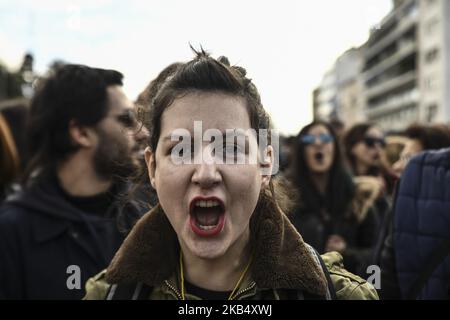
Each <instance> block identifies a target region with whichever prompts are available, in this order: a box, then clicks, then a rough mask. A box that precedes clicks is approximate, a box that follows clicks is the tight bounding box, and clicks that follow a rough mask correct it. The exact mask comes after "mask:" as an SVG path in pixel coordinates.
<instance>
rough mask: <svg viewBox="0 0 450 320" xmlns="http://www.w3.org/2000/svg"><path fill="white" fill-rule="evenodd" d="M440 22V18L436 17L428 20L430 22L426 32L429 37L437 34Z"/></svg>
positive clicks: (426, 25) (426, 26) (427, 24)
mask: <svg viewBox="0 0 450 320" xmlns="http://www.w3.org/2000/svg"><path fill="white" fill-rule="evenodd" d="M439 22H440V20H439V18H438V17H434V18H432V19H430V20H428V22H427V23H426V24H425V32H426V34H427V35H428V36H430V35H433V34H435V33H436V30H437V29H438V27H439Z"/></svg>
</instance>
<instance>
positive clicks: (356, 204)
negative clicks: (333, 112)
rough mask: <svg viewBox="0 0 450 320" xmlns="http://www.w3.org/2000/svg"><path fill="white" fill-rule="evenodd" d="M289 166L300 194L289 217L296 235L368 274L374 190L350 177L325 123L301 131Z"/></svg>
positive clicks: (373, 224) (371, 240) (354, 269)
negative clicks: (294, 154) (296, 232)
mask: <svg viewBox="0 0 450 320" xmlns="http://www.w3.org/2000/svg"><path fill="white" fill-rule="evenodd" d="M292 170H293V171H292V174H291V180H292V182H293V183H294V185H295V186H296V187H297V189H298V190H299V194H300V199H299V202H300V205H299V208H298V210H297V211H296V212H295V215H294V216H293V217H292V221H293V223H294V225H295V226H296V228H297V229H298V230H299V232H300V234H301V235H302V236H303V238H304V239H305V241H306V242H308V243H310V244H311V245H312V246H314V247H315V248H316V249H317V250H319V251H320V252H329V251H337V252H339V253H341V254H342V255H343V256H344V263H345V266H346V268H348V269H349V270H350V271H351V272H354V273H358V274H360V275H367V274H366V273H365V271H366V270H365V269H366V267H367V263H368V261H369V258H370V252H371V248H372V245H373V243H374V239H375V232H376V227H377V221H376V217H375V215H374V212H373V210H372V209H371V206H372V203H373V201H374V199H375V197H376V195H377V192H376V189H370V188H369V190H368V192H366V191H367V190H365V188H366V185H365V184H362V183H360V182H354V181H353V179H352V177H351V175H350V174H349V172H348V171H347V170H346V169H345V167H344V165H343V163H342V159H341V154H340V147H339V143H338V141H337V138H336V135H335V134H334V131H333V129H332V128H331V127H330V125H329V124H327V123H324V122H313V123H311V124H309V125H307V126H306V127H304V128H303V129H302V130H301V131H300V133H299V135H298V139H297V152H296V161H295V162H294V165H293V167H292Z"/></svg>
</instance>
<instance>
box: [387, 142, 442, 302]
mask: <svg viewBox="0 0 450 320" xmlns="http://www.w3.org/2000/svg"><path fill="white" fill-rule="evenodd" d="M448 237H450V149H446V150H441V151H434V152H426V153H423V154H421V155H419V156H417V157H415V158H413V159H412V160H411V162H410V163H409V164H408V166H407V168H406V170H405V172H404V173H403V175H402V181H401V184H400V189H399V193H398V198H397V205H396V209H395V227H394V246H395V258H396V269H397V276H398V284H399V287H400V291H401V294H402V297H403V298H405V297H406V295H407V294H408V292H409V290H410V288H411V286H412V284H413V283H414V281H415V280H416V279H417V277H418V276H419V274H420V272H421V270H422V269H423V268H424V266H425V265H426V263H427V261H429V258H430V255H431V254H432V252H433V250H434V249H435V248H436V247H437V246H438V245H439V244H440V243H441V242H442V241H443V240H444V239H446V238H448ZM449 275H450V255H449V256H447V258H446V259H445V260H444V262H443V263H442V264H441V265H439V266H438V267H437V269H436V270H435V271H434V273H433V275H432V276H431V277H430V279H429V280H428V281H427V283H426V284H425V286H424V288H423V290H422V292H421V293H420V294H419V296H418V297H417V298H418V299H443V298H445V297H448V294H449V293H448V290H449Z"/></svg>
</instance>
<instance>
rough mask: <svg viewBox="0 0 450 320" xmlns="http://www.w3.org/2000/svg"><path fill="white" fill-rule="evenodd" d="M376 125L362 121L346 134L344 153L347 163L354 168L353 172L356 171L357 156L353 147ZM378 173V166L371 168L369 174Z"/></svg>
mask: <svg viewBox="0 0 450 320" xmlns="http://www.w3.org/2000/svg"><path fill="white" fill-rule="evenodd" d="M373 127H375V125H374V124H373V123H361V124H357V125H355V126H353V127H351V128H350V130H348V132H347V133H346V134H345V135H344V139H343V145H344V154H345V158H346V160H347V163H348V165H349V167H350V169H351V170H352V172H353V173H356V158H355V155H354V154H353V152H352V149H353V147H354V146H355V145H356V144H358V143H359V142H361V141H362V140H363V139H364V137H365V136H366V134H367V131H369V130H370V129H371V128H373ZM377 173H378V169H377V168H371V169H370V172H369V174H370V175H376V174H377Z"/></svg>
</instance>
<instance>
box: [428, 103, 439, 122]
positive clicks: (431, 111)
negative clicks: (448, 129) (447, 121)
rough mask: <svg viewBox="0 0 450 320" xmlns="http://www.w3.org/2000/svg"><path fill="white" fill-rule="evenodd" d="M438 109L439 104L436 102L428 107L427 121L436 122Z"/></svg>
mask: <svg viewBox="0 0 450 320" xmlns="http://www.w3.org/2000/svg"><path fill="white" fill-rule="evenodd" d="M437 111H438V106H437V105H435V104H433V105H431V106H429V107H428V108H427V122H434V121H435V120H436V115H437Z"/></svg>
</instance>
